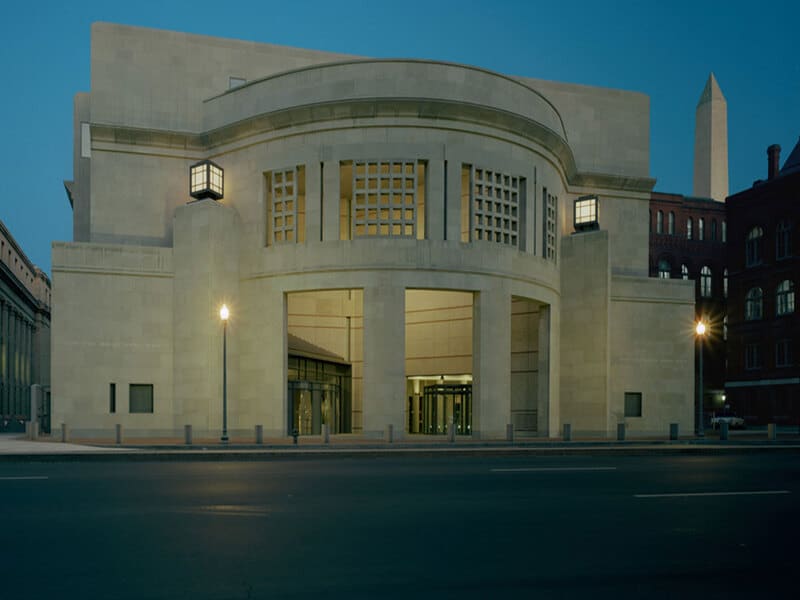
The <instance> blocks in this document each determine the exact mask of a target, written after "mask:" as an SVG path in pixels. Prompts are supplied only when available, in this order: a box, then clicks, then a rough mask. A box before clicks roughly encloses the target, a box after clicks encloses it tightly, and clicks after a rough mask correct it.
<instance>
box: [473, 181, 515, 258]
mask: <svg viewBox="0 0 800 600" xmlns="http://www.w3.org/2000/svg"><path fill="white" fill-rule="evenodd" d="M470 179H471V186H470V189H471V190H472V194H471V198H470V202H471V206H472V223H471V231H472V239H473V240H483V241H488V242H495V243H498V244H505V245H507V246H513V247H515V248H519V247H520V225H521V223H522V218H521V206H520V196H521V190H522V189H523V185H524V184H523V182H524V180H523V179H522V178H520V177H515V176H513V175H507V174H505V173H500V172H498V171H491V170H489V169H481V168H478V167H474V166H473V167H472V171H471V173H470Z"/></svg>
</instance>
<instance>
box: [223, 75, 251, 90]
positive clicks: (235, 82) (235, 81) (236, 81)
mask: <svg viewBox="0 0 800 600" xmlns="http://www.w3.org/2000/svg"><path fill="white" fill-rule="evenodd" d="M245 83H247V79H245V78H244V77H228V89H229V90H232V89H233V88H237V87H239V86H240V85H244V84H245Z"/></svg>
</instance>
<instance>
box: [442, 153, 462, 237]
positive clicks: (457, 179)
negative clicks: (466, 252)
mask: <svg viewBox="0 0 800 600" xmlns="http://www.w3.org/2000/svg"><path fill="white" fill-rule="evenodd" d="M446 165H447V175H446V177H447V197H446V198H445V211H446V213H447V216H446V217H445V218H446V220H447V233H446V235H447V240H449V241H453V242H458V241H461V161H459V160H452V159H451V160H448V161H446Z"/></svg>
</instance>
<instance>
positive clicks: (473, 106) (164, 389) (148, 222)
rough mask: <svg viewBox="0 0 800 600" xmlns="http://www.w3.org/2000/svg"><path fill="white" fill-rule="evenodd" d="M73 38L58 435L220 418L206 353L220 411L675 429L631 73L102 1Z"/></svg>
mask: <svg viewBox="0 0 800 600" xmlns="http://www.w3.org/2000/svg"><path fill="white" fill-rule="evenodd" d="M91 49H92V50H91V71H92V77H91V89H90V91H89V92H87V93H81V94H78V95H77V96H76V99H75V115H74V128H75V142H74V153H75V154H74V155H75V159H74V177H73V180H72V181H69V182H67V184H66V185H67V189H68V192H69V197H70V201H71V203H72V206H73V214H74V241H73V242H70V243H55V244H54V246H53V290H54V292H53V293H54V315H53V323H54V325H53V368H52V373H53V398H54V400H53V413H54V419H55V420H56V421H57V422H65V423H67V424H68V426H69V427H70V428H71V429H72V431H73V432H74V433H75V435H78V436H79V435H95V434H96V435H103V434H106V435H107V434H108V432H110V431H112V430H113V427H114V424H116V423H121V424H122V425H123V427H124V428H125V430H127V431H128V432H130V433H131V435H137V434H138V435H152V436H159V435H175V434H176V433H178V432H180V431H181V430H182V428H183V425H184V424H191V425H193V426H194V429H195V432H197V435H203V434H207V435H214V436H218V435H219V432H220V429H221V424H222V419H223V402H222V397H223V377H225V378H226V381H227V387H226V390H227V393H226V400H227V412H226V415H227V424H228V429H229V431H230V432H231V434H232V435H233V436H234V437H237V436H244V435H247V436H252V431H253V427H254V426H255V425H263V427H264V434H265V435H267V436H285V435H287V434H288V433H289V432H291V431H292V430H294V429H297V430H298V432H299V433H300V434H301V435H304V434H315V433H318V432H319V431H320V430H321V426H322V425H323V424H326V425H328V426H329V427H330V430H331V431H332V432H333V433H334V434H342V435H344V434H355V435H364V436H379V435H382V434H383V432H384V431H385V429H386V426H387V425H392V427H393V429H394V434H395V436H412V435H426V434H428V435H434V434H443V433H444V432H445V431H446V430H447V428H448V427H451V426H452V427H455V428H456V433H457V434H459V435H465V436H466V435H469V436H473V437H477V438H493V437H503V436H505V431H506V424H508V423H512V424H513V425H514V426H515V429H516V431H517V433H518V434H521V435H531V436H551V437H556V436H558V435H560V432H561V427H562V425H563V424H565V423H569V424H571V426H572V431H573V434H575V435H580V434H587V435H599V436H606V435H609V434H610V433H611V432H616V428H617V424H618V423H621V422H625V423H626V425H627V427H628V431H629V433H630V434H631V435H636V434H645V433H659V434H662V435H663V434H664V433H665V432H666V431H667V428H668V424H669V423H671V422H675V423H679V424H680V426H681V429H682V431H683V432H685V433H686V432H690V431H691V430H692V427H693V424H694V419H693V410H692V405H693V376H692V360H693V352H692V343H693V338H692V323H693V305H694V295H693V286H692V283H691V282H686V281H682V280H661V279H652V278H648V227H647V216H648V203H649V199H650V191H651V189H652V187H653V183H654V180H653V179H651V177H650V174H649V166H648V165H649V101H648V98H647V97H646V96H644V95H642V94H638V93H633V92H625V91H620V90H609V89H602V88H594V87H587V86H582V85H574V84H565V83H554V82H550V81H541V80H536V79H530V78H525V77H512V76H508V75H503V74H500V73H494V72H491V71H487V70H485V69H481V68H477V67H472V66H465V65H457V64H451V63H443V62H437V61H423V60H399V59H398V60H375V59H369V58H360V57H352V56H343V55H335V54H331V53H325V52H316V51H310V50H300V49H296V48H286V47H279V46H273V45H268V44H254V43H249V42H241V41H235V40H224V39H218V38H211V37H204V36H197V35H187V34H182V33H173V32H165V31H155V30H150V29H142V28H135V27H126V26H120V25H112V24H105V23H98V24H95V25H94V26H93V28H92V44H91ZM204 161H210V162H209V163H206V162H204ZM198 165H199V166H198ZM193 166H197V168H196V169H194V170H193V171H192V172H193V176H192V178H191V180H190V177H189V173H190V169H191V168H192V167H193ZM202 175H205V176H211V180H210V181H205V180H204V179H203V177H202ZM191 192H194V193H195V196H196V197H199V199H193V198H192V196H191V195H190V193H191ZM223 304H225V305H226V306H227V307H228V308H229V309H230V318H229V320H228V321H227V322H226V324H225V325H224V334H223V323H222V321H221V320H220V317H219V310H220V307H221V306H222V305H223ZM223 335H224V340H225V344H226V349H227V350H226V352H227V354H226V363H225V364H226V368H225V370H224V373H223ZM451 423H452V425H451Z"/></svg>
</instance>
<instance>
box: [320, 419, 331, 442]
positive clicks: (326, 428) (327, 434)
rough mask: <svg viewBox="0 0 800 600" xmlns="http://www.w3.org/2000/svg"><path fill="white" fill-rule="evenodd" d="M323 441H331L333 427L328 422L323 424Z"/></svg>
mask: <svg viewBox="0 0 800 600" xmlns="http://www.w3.org/2000/svg"><path fill="white" fill-rule="evenodd" d="M322 443H323V444H330V443H331V428H330V425H328V424H327V423H323V424H322Z"/></svg>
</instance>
